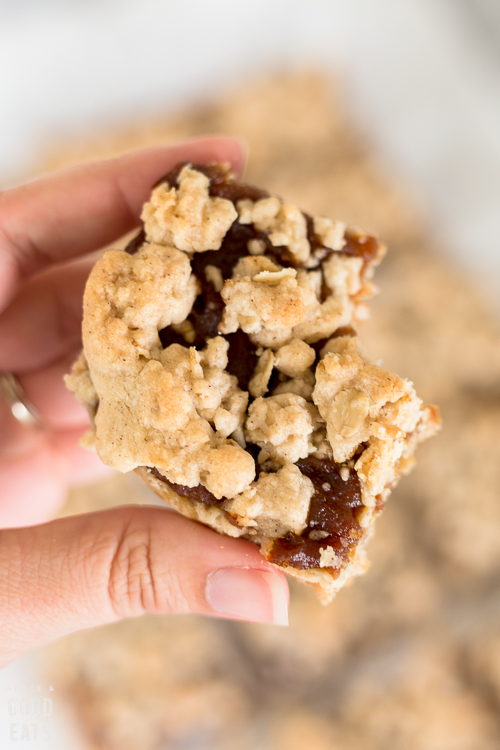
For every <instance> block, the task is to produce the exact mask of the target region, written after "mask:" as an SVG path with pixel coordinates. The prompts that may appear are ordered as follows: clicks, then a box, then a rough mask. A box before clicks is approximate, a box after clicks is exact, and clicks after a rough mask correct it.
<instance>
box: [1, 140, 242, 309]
mask: <svg viewBox="0 0 500 750" xmlns="http://www.w3.org/2000/svg"><path fill="white" fill-rule="evenodd" d="M183 160H187V161H200V162H205V163H206V162H211V161H228V162H230V163H231V164H232V166H233V168H234V169H235V171H237V172H238V173H241V170H242V166H243V160H244V156H243V147H242V144H241V143H240V141H238V140H236V139H233V138H225V137H212V138H202V139H196V140H193V141H188V142H185V143H180V144H177V145H173V146H159V147H155V148H151V149H145V150H143V151H137V152H135V153H132V154H127V155H125V156H122V157H120V158H118V159H112V160H110V161H103V162H96V163H92V164H85V165H83V166H80V167H76V168H74V169H69V170H66V171H63V172H59V173H56V174H54V175H50V176H48V177H45V178H42V179H40V180H36V181H35V182H31V183H28V184H26V185H22V186H21V187H18V188H14V189H12V190H8V191H5V192H4V193H0V309H2V308H3V307H4V306H5V304H6V302H7V301H8V299H9V298H10V296H11V295H12V293H13V290H14V289H15V288H16V287H17V285H18V283H19V281H20V279H21V277H23V276H27V275H29V274H32V273H34V272H35V271H37V270H39V269H40V268H42V267H44V266H47V265H49V264H51V263H55V262H60V261H63V260H65V259H68V258H70V257H75V256H77V255H82V254H83V253H87V252H90V251H92V250H95V249H97V248H99V247H103V246H104V245H107V244H108V243H110V242H112V241H113V240H115V239H116V238H117V237H119V236H121V235H122V234H124V233H125V232H127V231H128V230H129V229H131V228H132V227H134V226H135V225H137V224H138V219H139V214H140V211H141V207H142V204H143V202H144V201H145V200H146V199H147V196H148V194H149V191H150V190H151V186H152V185H153V184H154V183H155V182H156V181H157V180H158V179H159V178H160V177H161V176H162V175H163V174H165V173H166V172H168V171H169V170H170V169H171V168H172V167H173V166H175V164H176V163H177V162H179V161H183Z"/></svg>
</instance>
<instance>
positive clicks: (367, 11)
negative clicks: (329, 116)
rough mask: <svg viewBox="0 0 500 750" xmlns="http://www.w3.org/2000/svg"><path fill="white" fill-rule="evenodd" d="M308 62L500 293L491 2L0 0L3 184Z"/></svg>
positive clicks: (2, 716)
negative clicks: (85, 136) (130, 121)
mask: <svg viewBox="0 0 500 750" xmlns="http://www.w3.org/2000/svg"><path fill="white" fill-rule="evenodd" d="M303 63H309V64H311V63H312V64H314V63H316V64H318V65H322V66H324V67H325V68H327V69H332V70H335V71H338V70H341V71H342V70H343V71H344V72H345V74H346V76H347V78H348V80H349V84H350V87H351V91H352V98H353V105H354V106H355V107H356V109H357V110H358V112H359V116H360V119H361V121H362V122H365V123H367V124H366V130H367V131H368V132H369V133H371V136H372V137H373V138H374V140H375V141H376V142H378V144H379V148H380V149H381V150H382V153H384V154H385V158H386V159H387V160H388V161H389V162H390V163H391V165H392V167H393V168H394V169H395V170H396V171H397V172H399V173H400V174H401V175H402V176H403V178H404V179H406V180H407V181H409V182H410V183H412V184H413V185H414V187H415V189H416V190H417V192H418V193H419V194H420V197H421V200H422V201H423V202H424V203H425V204H426V205H427V207H428V210H429V211H430V213H431V216H432V218H433V221H434V223H435V225H436V227H437V229H438V231H439V232H440V234H441V235H442V237H443V238H444V240H445V241H446V243H447V244H448V246H449V248H450V252H451V253H455V254H456V257H457V259H458V260H459V261H460V262H463V263H464V264H466V265H467V264H469V265H470V266H471V267H473V268H476V269H477V267H479V268H481V269H483V270H482V278H483V280H484V281H485V282H487V284H489V289H490V292H491V294H492V297H493V298H497V297H498V296H499V295H498V281H499V279H500V241H499V234H500V233H499V215H500V210H499V209H500V96H499V93H500V3H499V2H498V0H439V2H436V0H253V2H252V3H251V4H247V3H245V4H243V3H236V2H234V0H211V2H209V3H208V2H206V0H168V2H167V1H166V0H0V184H4V185H5V184H6V183H8V182H9V181H10V180H14V179H15V177H16V175H19V174H22V173H23V172H28V171H29V169H30V165H31V164H33V162H34V160H35V158H36V155H37V153H38V150H39V148H40V144H42V143H44V142H45V141H46V140H47V138H50V139H54V138H57V136H58V135H64V136H68V135H70V134H76V133H78V132H84V131H85V130H86V129H87V128H89V127H94V128H95V127H96V126H98V125H99V124H101V123H102V124H106V125H110V124H112V123H114V122H118V121H120V122H121V121H123V119H124V118H125V119H126V118H127V117H129V116H131V115H134V116H135V114H136V112H137V110H138V108H143V109H144V110H145V111H147V112H148V111H149V112H154V111H155V110H163V111H164V110H165V109H166V108H167V104H168V106H170V107H172V108H175V107H176V106H178V105H179V104H181V103H183V102H185V101H187V100H189V99H191V98H193V97H195V96H199V95H203V96H207V95H210V93H212V92H214V93H215V92H217V91H218V90H220V89H221V88H223V87H224V86H226V85H229V84H231V83H233V82H235V81H237V80H238V79H240V77H241V76H243V75H248V74H249V73H250V71H252V70H253V71H255V70H257V71H259V70H264V69H266V68H269V67H277V66H288V65H302V64H303ZM33 670H34V667H33V662H32V660H31V659H30V658H25V659H23V660H21V661H20V662H18V663H17V664H15V665H12V666H10V667H8V668H7V669H5V670H3V671H1V672H0V746H1V747H2V748H4V747H5V748H9V747H16V746H17V742H18V741H14V740H13V741H12V742H11V740H10V739H9V735H8V732H9V731H10V729H9V727H10V723H11V722H10V719H11V718H12V717H9V715H8V711H7V708H8V705H9V704H8V700H9V697H10V696H11V695H12V693H11V692H10V688H9V686H12V685H13V684H20V685H22V684H24V685H27V686H28V688H29V686H30V685H37V679H38V678H37V677H36V674H35V673H34V671H33ZM56 697H57V696H56ZM54 705H56V704H54ZM51 727H52V734H51V739H50V740H47V741H43V742H42V741H41V740H40V746H43V747H46V748H49V750H62V748H65V750H66V749H67V748H69V747H71V748H72V749H74V750H78V739H77V738H76V737H75V738H74V740H73V739H72V740H71V741H70V742H68V734H67V733H68V731H69V730H68V727H67V719H66V718H65V717H64V716H63V711H62V708H61V712H60V713H58V712H56V711H55V710H54V713H53V716H52V717H51ZM29 746H31V747H36V746H37V745H36V744H35V743H34V742H33V741H31V742H30V745H29Z"/></svg>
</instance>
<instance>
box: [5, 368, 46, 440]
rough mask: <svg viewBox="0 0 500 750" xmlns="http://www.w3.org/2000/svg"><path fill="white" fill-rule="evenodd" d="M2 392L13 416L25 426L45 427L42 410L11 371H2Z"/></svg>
mask: <svg viewBox="0 0 500 750" xmlns="http://www.w3.org/2000/svg"><path fill="white" fill-rule="evenodd" d="M0 392H1V393H2V394H3V397H4V399H5V401H6V402H7V404H8V406H9V409H10V411H11V412H12V416H13V417H14V418H15V419H17V421H18V422H20V423H21V424H22V425H24V426H25V427H35V428H36V429H41V428H42V427H43V419H42V417H41V415H40V412H39V411H38V409H37V408H36V406H33V404H32V403H31V401H30V400H29V399H28V398H27V396H26V394H25V392H24V389H23V387H22V385H21V383H20V382H19V380H18V379H17V377H16V376H15V375H13V374H12V373H11V372H2V373H0Z"/></svg>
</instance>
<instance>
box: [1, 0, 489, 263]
mask: <svg viewBox="0 0 500 750" xmlns="http://www.w3.org/2000/svg"><path fill="white" fill-rule="evenodd" d="M0 14H1V16H0V70H1V78H0V180H1V182H2V183H3V184H6V183H8V182H10V181H12V180H15V179H17V178H18V177H19V176H21V175H23V174H27V173H29V172H30V170H31V169H32V167H33V164H34V161H35V160H36V157H37V155H38V154H39V152H40V148H41V147H42V146H45V145H46V144H47V142H50V141H52V142H55V141H57V140H58V139H60V138H68V137H69V136H71V137H72V138H75V137H76V136H77V135H78V134H80V135H82V136H83V135H84V134H85V133H87V132H88V130H89V129H95V128H99V127H107V128H109V127H112V126H113V125H119V124H121V123H123V122H124V121H134V120H135V121H137V120H138V118H140V117H147V116H152V115H158V114H160V113H161V114H167V113H168V112H169V111H172V110H173V109H174V108H177V107H179V106H180V105H182V104H185V103H187V102H190V101H192V100H193V99H196V98H204V99H209V98H210V97H211V96H213V95H214V94H217V93H220V92H221V91H223V90H225V89H228V88H229V87H231V86H234V85H235V84H238V83H239V84H240V85H244V81H245V79H248V78H249V77H250V76H254V75H256V74H258V73H259V72H260V73H262V72H263V71H266V70H270V69H272V70H276V69H280V68H281V69H289V68H290V67H291V66H292V67H300V66H303V65H308V66H312V67H314V66H316V67H321V68H322V69H324V70H330V71H334V72H335V73H336V74H339V73H342V74H344V75H345V79H346V82H347V84H348V89H349V92H350V96H351V99H352V105H353V106H354V107H355V109H356V111H357V112H358V114H359V118H360V122H361V124H362V127H363V128H364V129H365V131H366V133H367V134H368V135H369V137H370V138H372V139H373V140H374V141H376V143H377V144H378V146H379V148H380V149H381V150H382V153H383V154H384V156H385V158H386V159H387V160H388V163H390V164H391V165H392V166H393V168H394V169H395V170H396V171H399V173H400V174H401V175H403V176H404V177H405V178H406V179H409V180H411V181H412V183H413V186H414V187H415V189H416V190H418V191H419V192H420V199H421V201H422V202H424V203H425V204H427V209H428V210H429V212H430V214H431V216H432V219H433V221H434V223H435V226H436V229H437V231H439V232H440V233H441V235H442V237H443V239H444V240H445V241H447V242H448V244H449V245H450V247H453V252H455V253H456V254H458V255H459V257H460V258H461V259H462V260H463V261H464V262H465V263H469V264H470V265H471V266H473V267H475V268H477V266H478V265H483V264H484V268H485V271H486V273H485V274H484V276H485V278H488V277H489V274H490V272H495V273H500V252H499V239H498V234H499V233H498V206H499V205H500V96H499V91H500V6H499V4H498V3H497V2H496V0H440V2H439V3H436V2H434V0H403V1H402V2H399V1H398V0H376V2H374V1H373V0H308V1H307V2H306V0H254V2H253V3H251V4H242V3H234V2H229V0H212V1H211V2H206V0H187V1H185V2H183V1H181V0H170V1H169V2H165V1H164V0H140V1H139V0H99V1H98V0H16V2H11V0H0Z"/></svg>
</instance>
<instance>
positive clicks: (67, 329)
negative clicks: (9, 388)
mask: <svg viewBox="0 0 500 750" xmlns="http://www.w3.org/2000/svg"><path fill="white" fill-rule="evenodd" d="M96 258H97V254H95V253H93V254H91V255H88V256H85V257H84V258H80V259H78V260H77V261H72V262H71V263H64V264H62V265H58V266H56V267H54V268H50V269H48V270H47V271H44V272H43V273H39V274H36V275H35V276H32V277H31V278H30V279H28V280H27V281H26V282H25V283H24V284H23V285H22V287H21V289H20V291H19V293H18V294H17V296H16V297H15V298H14V300H13V301H12V303H11V304H10V305H9V306H8V307H7V308H6V310H4V312H3V313H2V314H1V315H0V371H1V370H4V371H8V372H15V373H16V374H18V375H19V374H20V373H22V372H27V371H31V370H35V369H37V370H39V369H41V368H42V367H44V366H45V365H48V364H49V363H52V362H54V361H55V360H57V359H59V358H61V357H62V356H63V355H65V354H67V353H68V352H69V351H78V350H79V349H81V345H82V314H83V311H82V307H83V292H84V289H85V283H86V281H87V278H88V275H89V273H90V270H91V268H92V266H93V265H94V263H95V261H96Z"/></svg>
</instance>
